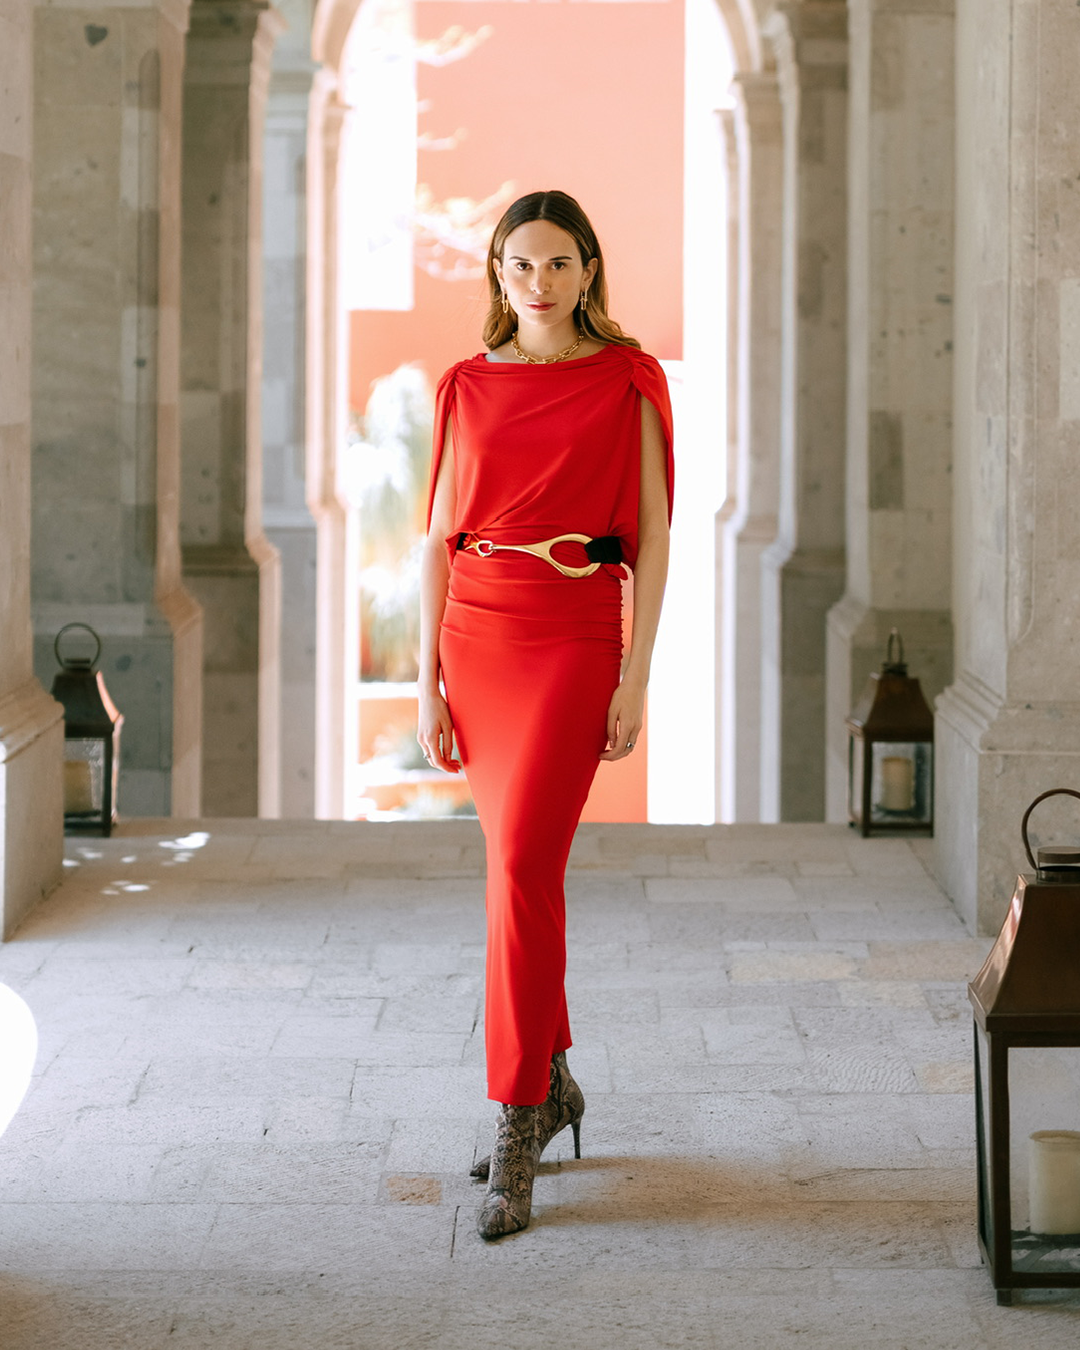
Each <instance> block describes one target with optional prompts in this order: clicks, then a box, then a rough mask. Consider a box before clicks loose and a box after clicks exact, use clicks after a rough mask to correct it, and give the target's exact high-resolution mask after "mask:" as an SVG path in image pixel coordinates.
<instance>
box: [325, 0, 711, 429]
mask: <svg viewBox="0 0 1080 1350" xmlns="http://www.w3.org/2000/svg"><path fill="white" fill-rule="evenodd" d="M415 8H416V25H417V37H418V39H419V40H420V41H421V42H424V41H432V40H435V39H437V38H438V37H439V36H440V35H441V34H444V33H445V32H446V31H447V30H448V29H449V28H451V27H452V26H453V25H460V26H461V27H463V28H465V29H467V30H468V31H470V32H475V31H476V30H478V29H480V28H482V27H484V26H485V25H487V26H490V28H491V29H492V30H493V31H492V34H491V36H490V37H488V38H487V39H486V40H485V41H483V42H481V43H480V44H479V46H478V47H477V48H476V49H475V50H474V51H473V52H472V53H471V54H470V55H468V56H466V57H465V58H463V59H462V60H459V61H454V62H451V63H450V64H448V65H444V66H432V65H427V64H423V63H422V64H421V65H420V67H419V70H418V94H419V98H420V101H421V106H422V108H424V109H425V110H424V111H422V112H421V115H420V131H421V133H425V132H426V133H428V134H429V135H430V136H432V137H439V138H442V137H447V136H451V135H453V133H454V132H456V131H457V130H458V129H459V128H464V129H465V131H466V133H467V134H466V137H465V139H464V140H463V141H462V142H461V143H460V145H459V146H458V147H457V148H456V149H452V150H423V149H421V151H420V157H419V168H418V177H419V180H420V182H421V183H424V184H427V185H428V186H429V187H430V188H431V190H432V192H433V194H434V196H435V197H436V199H438V200H440V201H442V200H445V199H447V198H450V197H470V198H473V199H474V200H477V201H481V200H483V199H485V198H486V197H488V196H490V195H491V194H492V193H494V192H495V191H497V190H498V188H499V187H500V186H501V185H502V184H503V183H504V182H506V181H507V180H512V181H513V182H514V183H515V184H516V188H517V192H516V194H515V195H520V194H522V193H525V192H532V191H534V190H536V189H538V188H552V187H557V188H561V189H563V191H566V192H569V193H571V194H572V195H573V196H575V197H577V199H578V200H579V201H580V202H581V204H582V206H583V207H584V208H585V210H586V212H587V213H588V214H589V217H590V219H591V220H592V222H593V224H594V226H595V227H596V230H597V233H598V235H599V237H600V241H601V244H602V245H603V248H604V256H605V259H606V261H607V264H608V271H609V281H610V290H611V310H612V314H613V317H614V318H615V319H617V321H618V322H619V323H621V324H622V326H623V327H624V328H625V329H626V330H627V332H629V333H632V334H633V335H634V336H635V337H637V338H638V339H639V341H640V342H641V343H642V344H643V345H644V347H645V348H646V350H647V351H650V352H652V353H653V354H654V355H655V356H658V357H660V358H670V359H678V358H679V357H681V355H682V229H683V209H682V193H683V61H684V53H683V0H621V2H620V0H605V2H604V3H597V2H596V0H417V3H416V7H415ZM486 309H487V303H486V300H485V298H484V294H483V285H482V283H479V282H473V281H444V280H437V279H435V278H433V277H430V276H428V275H427V274H426V273H424V272H422V271H420V270H419V269H418V270H417V273H416V307H415V309H414V310H412V311H411V312H408V313H389V312H385V311H379V312H372V311H368V312H364V313H354V314H353V315H352V316H351V367H350V384H351V389H350V393H351V402H352V406H353V407H355V408H358V409H362V408H363V406H364V404H365V402H366V400H367V391H368V389H369V388H370V385H371V381H372V380H373V379H375V378H376V377H377V376H379V375H383V374H387V373H388V372H389V371H391V370H394V369H395V368H396V367H397V366H399V365H401V364H403V363H405V362H410V361H419V362H421V363H422V364H423V365H424V367H425V368H426V370H427V371H428V374H429V375H430V376H431V378H432V379H433V380H434V379H437V378H438V376H439V374H441V372H442V371H443V370H444V369H445V368H446V367H447V366H448V365H450V364H451V363H452V362H453V361H456V360H459V359H460V358H461V357H463V356H470V355H472V354H473V353H475V352H477V351H479V350H480V348H481V345H482V344H481V341H480V325H481V323H482V320H483V315H484V313H485V312H486Z"/></svg>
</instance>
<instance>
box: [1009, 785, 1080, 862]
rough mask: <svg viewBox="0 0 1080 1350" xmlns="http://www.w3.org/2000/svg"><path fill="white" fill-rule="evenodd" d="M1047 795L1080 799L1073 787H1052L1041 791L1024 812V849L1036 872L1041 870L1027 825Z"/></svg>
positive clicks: (1022, 829) (1078, 793) (1021, 826)
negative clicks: (1029, 838) (1033, 812)
mask: <svg viewBox="0 0 1080 1350" xmlns="http://www.w3.org/2000/svg"><path fill="white" fill-rule="evenodd" d="M1047 797H1075V798H1076V799H1077V801H1080V792H1077V791H1075V790H1074V789H1073V788H1051V789H1050V791H1049V792H1041V793H1040V794H1039V795H1038V796H1037V797H1036V798H1035V800H1034V801H1033V802H1032V803H1031V805H1030V806H1029V807H1028V809H1027V810H1026V811H1025V812H1024V819H1023V820H1022V821H1021V822H1020V833H1021V835H1022V836H1023V839H1024V851H1025V852H1026V853H1027V855H1028V862H1029V863H1031V865H1032V867H1034V869H1035V870H1036V872H1037V871H1038V870H1039V864H1038V863H1037V862H1036V861H1035V855H1034V853H1032V851H1031V843H1030V841H1029V840H1028V829H1027V827H1028V821H1029V820H1030V819H1031V813H1032V811H1034V810H1035V808H1036V807H1037V806H1038V804H1039V803H1040V802H1044V801H1046V799H1047Z"/></svg>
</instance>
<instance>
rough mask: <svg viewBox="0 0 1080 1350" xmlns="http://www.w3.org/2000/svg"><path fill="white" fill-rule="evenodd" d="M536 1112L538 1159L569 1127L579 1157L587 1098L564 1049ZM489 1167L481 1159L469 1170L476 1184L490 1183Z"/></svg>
mask: <svg viewBox="0 0 1080 1350" xmlns="http://www.w3.org/2000/svg"><path fill="white" fill-rule="evenodd" d="M536 1113H537V1119H536V1140H537V1149H538V1152H537V1157H539V1156H540V1154H541V1153H543V1151H544V1149H546V1148H547V1146H548V1144H550V1143H551V1141H552V1140H553V1139H554V1138H555V1136H556V1135H557V1134H560V1133H561V1132H562V1131H563V1130H565V1129H566V1127H567V1125H570V1126H572V1127H573V1131H574V1157H575V1158H580V1157H581V1117H582V1116H583V1115H584V1114H585V1096H584V1094H583V1093H582V1091H581V1088H579V1087H578V1085H577V1083H575V1082H574V1079H573V1076H572V1075H571V1073H570V1070H569V1069H568V1068H567V1067H566V1052H565V1051H564V1050H563V1051H560V1052H559V1053H558V1054H557V1055H554V1056H552V1060H551V1073H550V1076H549V1079H548V1095H547V1098H546V1100H544V1101H543V1102H541V1103H540V1105H539V1106H538V1107H537V1108H536ZM490 1165H491V1159H490V1157H488V1158H481V1159H480V1161H479V1162H478V1163H476V1164H474V1166H473V1167H471V1168H470V1169H469V1176H471V1177H474V1178H475V1179H476V1180H477V1181H487V1179H488V1172H489V1169H490Z"/></svg>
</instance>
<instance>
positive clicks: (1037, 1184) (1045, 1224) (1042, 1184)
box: [1028, 1130, 1080, 1233]
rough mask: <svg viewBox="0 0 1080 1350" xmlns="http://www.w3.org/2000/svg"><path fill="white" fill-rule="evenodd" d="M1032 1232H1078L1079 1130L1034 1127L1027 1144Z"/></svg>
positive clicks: (1079, 1223)
mask: <svg viewBox="0 0 1080 1350" xmlns="http://www.w3.org/2000/svg"><path fill="white" fill-rule="evenodd" d="M1028 1148H1029V1154H1028V1157H1029V1163H1030V1173H1029V1175H1030V1181H1029V1197H1028V1198H1029V1202H1030V1211H1031V1231H1032V1232H1033V1233H1080V1131H1077V1130H1036V1131H1035V1133H1034V1134H1033V1135H1032V1136H1031V1140H1030V1142H1029V1144H1028Z"/></svg>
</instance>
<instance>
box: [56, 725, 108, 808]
mask: <svg viewBox="0 0 1080 1350" xmlns="http://www.w3.org/2000/svg"><path fill="white" fill-rule="evenodd" d="M104 786H105V742H104V741H101V740H91V739H90V738H85V739H79V738H72V739H71V740H65V741H64V815H65V816H82V817H91V816H95V815H98V816H100V815H101V805H102V797H103V792H104Z"/></svg>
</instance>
